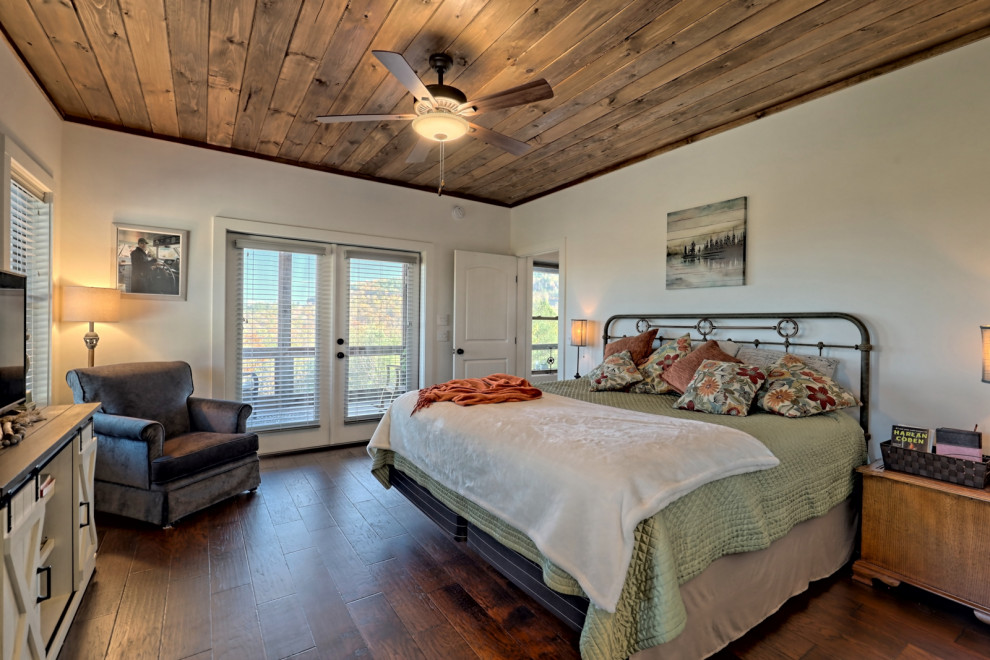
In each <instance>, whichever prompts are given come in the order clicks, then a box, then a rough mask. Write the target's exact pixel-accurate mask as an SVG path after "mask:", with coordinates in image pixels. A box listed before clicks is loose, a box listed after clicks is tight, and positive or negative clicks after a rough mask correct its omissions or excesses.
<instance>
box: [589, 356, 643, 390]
mask: <svg viewBox="0 0 990 660" xmlns="http://www.w3.org/2000/svg"><path fill="white" fill-rule="evenodd" d="M588 380H590V381H591V391H592V392H605V391H612V390H624V389H626V388H627V387H629V386H630V385H632V384H633V383H638V382H639V381H641V380H643V375H642V374H641V373H639V369H637V368H636V363H635V362H633V359H632V355H631V354H630V353H629V351H622V352H621V353H616V354H614V355H609V356H608V357H607V358H605V361H604V362H602V363H601V364H600V365H598V366H597V367H595V368H594V369H593V370H592V371H591V373H590V374H588Z"/></svg>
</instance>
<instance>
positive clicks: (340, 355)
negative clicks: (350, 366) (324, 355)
mask: <svg viewBox="0 0 990 660" xmlns="http://www.w3.org/2000/svg"><path fill="white" fill-rule="evenodd" d="M345 357H347V356H346V355H344V353H343V351H341V352H339V353H337V359H338V360H342V359H344V358H345Z"/></svg>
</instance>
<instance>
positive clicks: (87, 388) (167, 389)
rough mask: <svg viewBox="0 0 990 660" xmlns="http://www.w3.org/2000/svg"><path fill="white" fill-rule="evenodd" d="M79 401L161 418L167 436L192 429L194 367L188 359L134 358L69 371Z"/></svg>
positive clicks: (120, 412) (115, 411)
mask: <svg viewBox="0 0 990 660" xmlns="http://www.w3.org/2000/svg"><path fill="white" fill-rule="evenodd" d="M66 381H67V382H68V383H69V387H70V388H72V395H73V399H74V400H75V402H76V403H89V402H91V401H99V402H100V403H101V404H102V410H103V412H105V413H109V414H111V415H124V416H126V417H138V418H140V419H151V420H154V421H156V422H161V424H162V426H164V427H165V437H166V438H171V437H174V436H177V435H179V434H181V433H187V432H188V431H189V409H188V407H187V404H186V400H187V399H188V398H189V395H190V394H192V392H193V382H192V369H191V368H190V367H189V365H188V364H186V363H185V362H132V363H126V364H110V365H106V366H100V367H89V368H87V369H73V370H72V371H70V372H69V373H68V374H66Z"/></svg>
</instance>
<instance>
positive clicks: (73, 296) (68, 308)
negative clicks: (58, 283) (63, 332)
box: [62, 286, 120, 323]
mask: <svg viewBox="0 0 990 660" xmlns="http://www.w3.org/2000/svg"><path fill="white" fill-rule="evenodd" d="M62 320H63V321H83V322H95V323H116V322H117V321H119V320H120V290H119V289H101V288H98V287H93V286H64V287H62Z"/></svg>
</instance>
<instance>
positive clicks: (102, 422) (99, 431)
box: [93, 412, 165, 456]
mask: <svg viewBox="0 0 990 660" xmlns="http://www.w3.org/2000/svg"><path fill="white" fill-rule="evenodd" d="M93 433H95V434H96V435H98V436H110V437H113V438H120V439H122V440H134V441H140V442H144V443H146V444H148V445H149V446H151V447H154V446H156V445H157V449H158V451H157V452H154V450H152V453H153V454H155V455H156V456H161V454H162V443H163V442H164V441H165V427H163V426H162V425H161V423H160V422H155V421H153V420H150V419H139V418H137V417H125V416H124V415H110V414H107V413H101V412H98V413H93Z"/></svg>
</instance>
